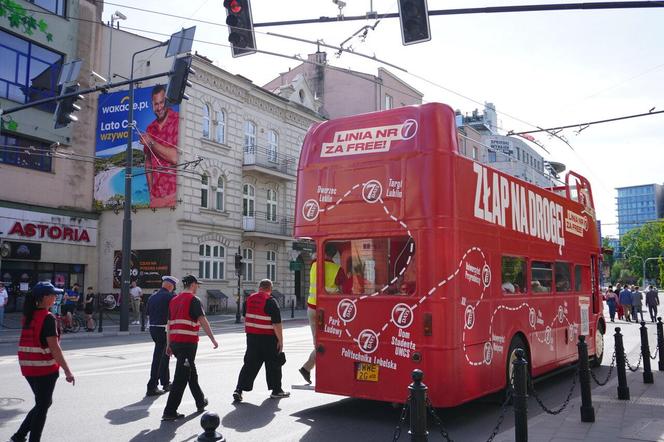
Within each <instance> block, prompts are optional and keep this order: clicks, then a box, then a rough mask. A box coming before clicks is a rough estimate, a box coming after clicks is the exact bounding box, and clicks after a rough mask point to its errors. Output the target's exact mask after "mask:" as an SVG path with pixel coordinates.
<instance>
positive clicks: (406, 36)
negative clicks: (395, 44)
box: [399, 0, 431, 45]
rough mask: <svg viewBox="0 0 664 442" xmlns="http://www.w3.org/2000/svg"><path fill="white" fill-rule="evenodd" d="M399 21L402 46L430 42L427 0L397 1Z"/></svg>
mask: <svg viewBox="0 0 664 442" xmlns="http://www.w3.org/2000/svg"><path fill="white" fill-rule="evenodd" d="M399 20H400V22H401V40H402V41H403V44H404V45H411V44H415V43H421V42H423V41H429V40H431V31H430V28H429V9H428V7H427V0H399Z"/></svg>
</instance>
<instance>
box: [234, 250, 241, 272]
mask: <svg viewBox="0 0 664 442" xmlns="http://www.w3.org/2000/svg"><path fill="white" fill-rule="evenodd" d="M235 271H236V272H237V274H238V275H240V274H242V255H240V254H239V253H236V254H235Z"/></svg>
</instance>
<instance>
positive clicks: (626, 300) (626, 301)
mask: <svg viewBox="0 0 664 442" xmlns="http://www.w3.org/2000/svg"><path fill="white" fill-rule="evenodd" d="M620 305H622V306H623V309H624V310H625V321H627V322H632V317H631V313H632V292H631V291H630V290H629V288H628V286H627V284H625V287H623V289H622V290H621V291H620Z"/></svg>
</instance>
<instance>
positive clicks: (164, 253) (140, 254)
mask: <svg viewBox="0 0 664 442" xmlns="http://www.w3.org/2000/svg"><path fill="white" fill-rule="evenodd" d="M130 268H131V280H132V281H136V284H138V286H139V287H141V288H143V289H158V288H159V287H161V277H162V276H166V275H170V274H171V249H153V250H132V251H131V260H130ZM121 277H122V252H121V251H119V250H116V251H115V253H114V255H113V288H114V289H119V288H121V287H122V280H121Z"/></svg>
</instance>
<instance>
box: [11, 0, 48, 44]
mask: <svg viewBox="0 0 664 442" xmlns="http://www.w3.org/2000/svg"><path fill="white" fill-rule="evenodd" d="M2 17H4V18H6V19H7V21H8V22H9V26H10V27H11V28H17V29H20V30H21V31H23V33H24V34H26V35H33V34H34V33H35V31H39V32H41V33H43V34H44V35H46V40H47V41H53V34H51V33H50V32H48V23H46V22H45V21H44V19H40V20H39V21H38V20H37V19H36V18H35V17H34V16H33V15H32V14H28V11H27V10H26V9H25V8H24V7H23V6H21V5H20V4H18V3H16V2H15V1H14V0H0V18H2Z"/></svg>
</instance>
